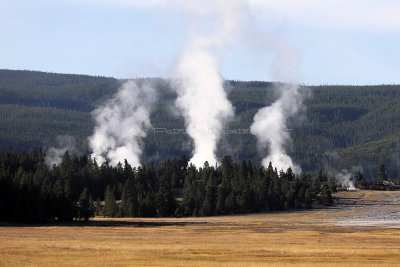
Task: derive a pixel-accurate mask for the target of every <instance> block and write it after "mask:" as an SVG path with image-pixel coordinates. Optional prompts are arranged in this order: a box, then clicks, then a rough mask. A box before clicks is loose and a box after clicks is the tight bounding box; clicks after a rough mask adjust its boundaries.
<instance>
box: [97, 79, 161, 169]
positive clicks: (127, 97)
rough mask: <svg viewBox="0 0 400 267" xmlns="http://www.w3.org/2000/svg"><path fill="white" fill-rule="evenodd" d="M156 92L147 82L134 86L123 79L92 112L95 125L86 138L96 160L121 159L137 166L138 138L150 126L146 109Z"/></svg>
mask: <svg viewBox="0 0 400 267" xmlns="http://www.w3.org/2000/svg"><path fill="white" fill-rule="evenodd" d="M155 99H156V92H155V90H154V88H153V86H151V85H150V84H144V85H141V86H138V85H137V84H136V83H135V82H134V81H127V82H126V83H125V84H124V85H123V86H122V87H121V89H120V90H119V91H118V92H117V93H116V95H115V96H114V97H113V98H112V99H110V100H109V101H107V102H106V103H105V105H104V106H101V107H99V108H97V109H96V110H94V111H93V112H92V115H93V116H94V117H95V121H96V127H95V129H94V134H93V135H92V136H90V137H89V146H90V148H91V149H92V151H93V154H92V155H91V156H92V158H93V159H95V160H96V161H97V163H99V164H102V163H104V162H105V161H110V164H111V165H113V166H115V165H117V164H118V162H123V161H124V160H125V159H126V160H127V161H128V162H129V164H131V165H132V166H139V165H140V156H141V154H142V140H143V138H144V137H145V136H146V131H145V130H146V128H150V127H151V123H150V112H151V109H152V107H153V105H154V103H155Z"/></svg>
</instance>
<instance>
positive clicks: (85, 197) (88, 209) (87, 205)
mask: <svg viewBox="0 0 400 267" xmlns="http://www.w3.org/2000/svg"><path fill="white" fill-rule="evenodd" d="M93 209H94V207H93V201H92V197H91V196H90V194H89V191H88V189H87V188H86V187H85V188H84V189H83V191H82V193H81V195H80V196H79V213H80V214H79V215H80V218H83V219H84V220H85V221H88V220H89V218H90V217H93V216H94V212H93Z"/></svg>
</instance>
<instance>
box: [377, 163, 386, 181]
mask: <svg viewBox="0 0 400 267" xmlns="http://www.w3.org/2000/svg"><path fill="white" fill-rule="evenodd" d="M387 180H388V176H387V174H386V169H385V165H383V164H381V165H380V166H379V171H378V181H379V182H383V181H387Z"/></svg>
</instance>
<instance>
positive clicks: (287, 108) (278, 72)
mask: <svg viewBox="0 0 400 267" xmlns="http://www.w3.org/2000/svg"><path fill="white" fill-rule="evenodd" d="M264 38H265V40H261V41H262V42H261V43H262V44H260V45H262V46H263V47H264V49H266V50H268V51H270V52H271V53H272V54H273V55H274V60H273V62H272V64H271V65H272V68H273V70H274V73H273V76H274V78H275V79H277V80H279V81H282V82H286V83H282V84H277V85H276V86H275V88H274V89H275V90H276V91H277V93H278V99H277V100H276V101H275V102H274V103H272V104H271V105H270V106H267V107H264V108H261V109H260V110H259V111H258V112H257V113H256V114H255V116H254V119H253V124H252V125H251V127H250V132H251V133H252V134H254V135H255V136H256V137H257V141H258V147H259V149H261V150H264V149H268V156H267V157H266V158H264V159H263V160H262V165H263V166H264V167H265V168H267V167H268V164H269V162H272V165H273V166H275V167H276V168H277V169H278V170H284V171H286V169H287V168H289V167H291V168H292V169H293V171H294V173H297V174H299V173H301V168H300V166H298V165H296V164H295V163H294V162H293V160H292V159H291V158H290V156H289V155H288V154H287V152H286V149H287V146H288V144H290V143H291V138H290V134H289V131H288V128H287V122H288V119H289V118H291V117H294V116H296V115H297V114H298V112H299V111H300V109H302V108H303V99H304V97H305V92H306V91H304V90H302V88H301V87H300V86H299V85H298V81H299V76H300V71H299V69H298V68H299V65H300V63H299V61H300V60H299V58H298V55H297V53H296V51H295V50H294V49H293V48H292V47H291V46H290V45H289V44H288V43H286V42H284V41H283V40H280V39H279V38H277V37H276V36H275V37H271V36H268V35H265V37H264Z"/></svg>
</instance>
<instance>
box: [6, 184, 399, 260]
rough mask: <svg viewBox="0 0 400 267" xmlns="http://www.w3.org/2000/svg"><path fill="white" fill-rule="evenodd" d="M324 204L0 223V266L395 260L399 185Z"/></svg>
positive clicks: (343, 195)
mask: <svg viewBox="0 0 400 267" xmlns="http://www.w3.org/2000/svg"><path fill="white" fill-rule="evenodd" d="M337 196H338V197H339V202H338V203H337V204H336V205H335V206H334V207H331V208H328V209H315V210H311V211H290V212H279V213H263V214H251V215H240V216H222V217H206V218H180V219H177V218H157V219H144V218H134V219H113V220H111V219H108V218H107V219H105V218H96V219H94V221H93V222H91V223H90V224H89V225H86V226H74V225H71V226H35V227H23V226H3V227H0V266H82V265H84V266H294V265H296V266H396V265H399V266H400V192H378V191H357V192H341V193H339V194H338V195H337Z"/></svg>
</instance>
